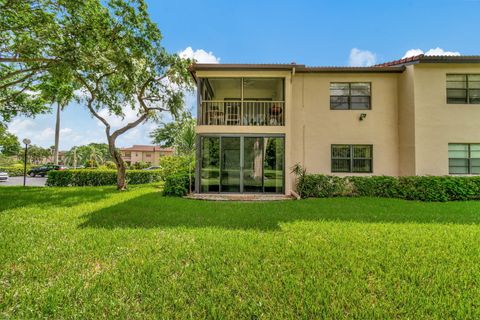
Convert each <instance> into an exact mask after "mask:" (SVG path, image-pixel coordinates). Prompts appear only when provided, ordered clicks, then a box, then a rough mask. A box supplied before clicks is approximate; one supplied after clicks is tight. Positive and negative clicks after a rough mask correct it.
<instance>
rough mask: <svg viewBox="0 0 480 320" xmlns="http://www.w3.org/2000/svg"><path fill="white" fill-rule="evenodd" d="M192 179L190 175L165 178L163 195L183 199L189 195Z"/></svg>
mask: <svg viewBox="0 0 480 320" xmlns="http://www.w3.org/2000/svg"><path fill="white" fill-rule="evenodd" d="M189 187H190V177H189V175H188V174H184V173H182V174H174V175H170V176H167V177H166V178H165V185H164V188H163V194H164V195H165V196H172V197H183V196H185V195H187V194H188V191H189V189H190V188H189Z"/></svg>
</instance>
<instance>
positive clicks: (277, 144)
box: [198, 136, 284, 193]
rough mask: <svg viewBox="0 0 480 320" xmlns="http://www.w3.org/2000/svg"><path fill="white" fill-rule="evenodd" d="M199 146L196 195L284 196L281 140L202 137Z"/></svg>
mask: <svg viewBox="0 0 480 320" xmlns="http://www.w3.org/2000/svg"><path fill="white" fill-rule="evenodd" d="M200 142H201V148H200V152H201V157H200V159H201V164H200V169H199V172H198V174H199V176H200V190H199V191H200V192H202V193H208V192H216V193H219V192H221V193H225V192H233V193H283V192H284V138H283V137H280V136H202V137H201V138H200Z"/></svg>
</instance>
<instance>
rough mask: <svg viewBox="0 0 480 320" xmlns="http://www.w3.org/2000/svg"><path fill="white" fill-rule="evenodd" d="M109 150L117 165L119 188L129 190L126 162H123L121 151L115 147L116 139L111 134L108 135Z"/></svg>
mask: <svg viewBox="0 0 480 320" xmlns="http://www.w3.org/2000/svg"><path fill="white" fill-rule="evenodd" d="M108 150H109V151H110V154H111V155H112V158H113V162H115V165H116V166H117V190H120V191H123V190H127V179H126V176H127V172H126V169H127V168H126V167H125V162H123V159H122V156H121V154H120V152H118V151H117V149H116V148H115V139H113V138H112V137H111V136H109V137H108Z"/></svg>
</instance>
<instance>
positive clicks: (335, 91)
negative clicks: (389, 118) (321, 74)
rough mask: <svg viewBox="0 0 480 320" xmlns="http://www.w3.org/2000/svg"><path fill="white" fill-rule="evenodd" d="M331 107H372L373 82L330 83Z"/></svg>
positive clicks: (360, 108)
mask: <svg viewBox="0 0 480 320" xmlns="http://www.w3.org/2000/svg"><path fill="white" fill-rule="evenodd" d="M330 109H332V110H369V109H371V84H370V83H369V82H332V83H330Z"/></svg>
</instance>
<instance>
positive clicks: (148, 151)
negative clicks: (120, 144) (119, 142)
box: [120, 144, 173, 165]
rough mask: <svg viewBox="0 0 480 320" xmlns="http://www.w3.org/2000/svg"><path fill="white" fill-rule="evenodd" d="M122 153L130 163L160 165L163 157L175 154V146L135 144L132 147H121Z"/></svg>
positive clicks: (124, 158)
mask: <svg viewBox="0 0 480 320" xmlns="http://www.w3.org/2000/svg"><path fill="white" fill-rule="evenodd" d="M120 153H121V155H122V158H123V160H124V161H125V162H126V163H127V164H128V165H132V164H135V163H138V162H144V163H148V164H150V165H159V164H160V158H161V157H164V156H170V155H173V148H162V147H160V146H148V145H137V144H135V145H133V146H132V147H128V148H121V149H120Z"/></svg>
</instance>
